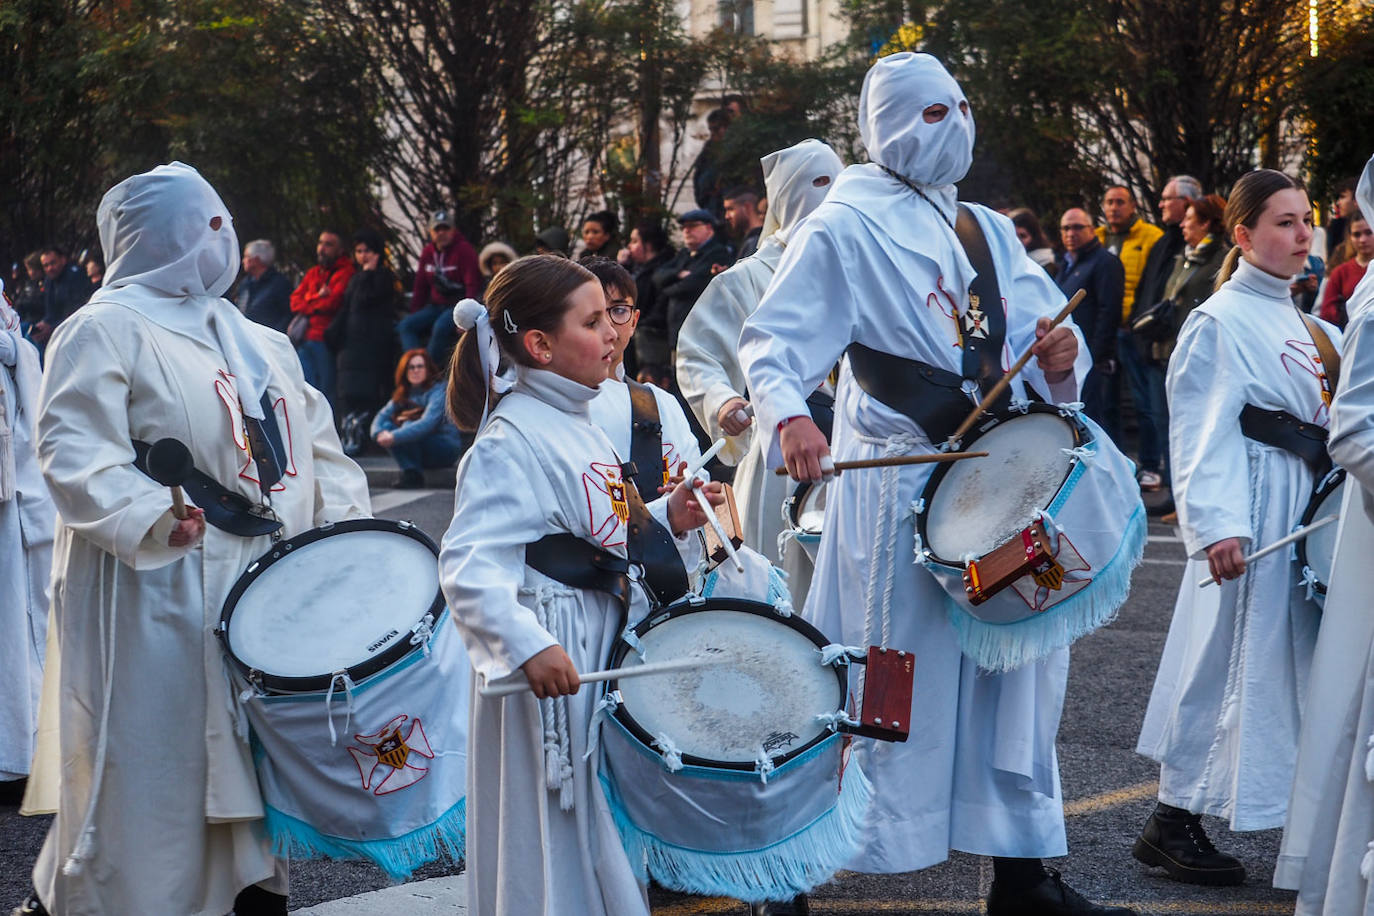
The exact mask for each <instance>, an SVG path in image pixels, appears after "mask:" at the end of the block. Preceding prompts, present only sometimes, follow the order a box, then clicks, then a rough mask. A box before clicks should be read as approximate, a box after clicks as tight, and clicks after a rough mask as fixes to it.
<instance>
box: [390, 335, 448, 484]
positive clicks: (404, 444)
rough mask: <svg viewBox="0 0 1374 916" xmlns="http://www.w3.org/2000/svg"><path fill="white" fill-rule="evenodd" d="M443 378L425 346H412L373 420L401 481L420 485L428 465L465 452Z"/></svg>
mask: <svg viewBox="0 0 1374 916" xmlns="http://www.w3.org/2000/svg"><path fill="white" fill-rule="evenodd" d="M442 382H443V378H442V376H441V374H440V372H439V367H438V366H436V365H434V361H433V360H432V359H430V357H429V353H428V352H427V351H426V350H425V349H424V348H423V347H417V348H415V349H411V350H407V351H406V352H405V354H404V355H403V356H402V357H401V361H400V363H399V364H397V366H396V390H395V391H394V392H393V393H392V395H391V400H389V401H387V402H386V406H384V407H383V408H382V409H381V410H380V411H378V413H377V417H376V419H374V420H373V421H372V438H373V439H374V440H376V442H377V444H378V445H380V446H381V447H382V448H384V449H386V450H387V451H388V452H390V453H391V457H392V458H394V459H396V463H397V464H398V465H400V468H401V477H400V480H399V481H398V482H397V484H396V485H397V486H398V487H400V488H401V489H403V490H414V489H418V488H420V487H422V486H424V484H425V475H424V471H425V469H426V468H443V467H451V466H453V465H454V464H456V463H457V462H458V459H459V457H461V456H462V454H463V448H464V443H463V435H462V433H460V432H459V431H458V427H456V426H454V425H453V421H452V420H450V419H449V417H448V413H447V408H446V407H445V406H444V386H443V384H442Z"/></svg>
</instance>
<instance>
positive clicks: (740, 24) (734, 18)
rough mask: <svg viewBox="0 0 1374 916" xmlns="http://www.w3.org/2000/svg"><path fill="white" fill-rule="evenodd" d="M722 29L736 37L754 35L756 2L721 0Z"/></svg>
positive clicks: (751, 0) (749, 0)
mask: <svg viewBox="0 0 1374 916" xmlns="http://www.w3.org/2000/svg"><path fill="white" fill-rule="evenodd" d="M720 27H721V28H723V29H727V30H728V31H731V32H734V33H735V34H736V35H753V34H754V0H720Z"/></svg>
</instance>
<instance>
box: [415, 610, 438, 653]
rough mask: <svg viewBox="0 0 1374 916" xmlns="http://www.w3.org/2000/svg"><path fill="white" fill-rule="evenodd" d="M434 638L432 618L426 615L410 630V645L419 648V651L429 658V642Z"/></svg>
mask: <svg viewBox="0 0 1374 916" xmlns="http://www.w3.org/2000/svg"><path fill="white" fill-rule="evenodd" d="M433 637H434V617H433V616H432V615H430V614H426V615H425V616H424V617H421V618H420V622H419V623H417V624H415V626H413V627H411V628H410V644H411V645H412V646H419V647H420V651H421V652H423V653H424V654H425V658H429V641H430V640H431V639H432V638H433Z"/></svg>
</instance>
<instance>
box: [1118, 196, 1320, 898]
mask: <svg viewBox="0 0 1374 916" xmlns="http://www.w3.org/2000/svg"><path fill="white" fill-rule="evenodd" d="M1226 230H1227V233H1228V234H1229V235H1231V236H1232V239H1233V241H1234V243H1235V247H1233V248H1232V249H1231V252H1230V254H1229V255H1228V256H1227V258H1226V261H1225V262H1224V263H1223V264H1222V267H1221V270H1220V272H1219V273H1218V276H1217V284H1218V285H1217V289H1216V292H1215V293H1213V295H1212V296H1211V297H1210V298H1208V299H1207V300H1206V301H1205V302H1203V303H1202V304H1201V305H1199V306H1198V307H1197V308H1196V309H1195V310H1194V311H1193V312H1192V313H1191V314H1190V315H1189V316H1188V319H1187V321H1186V322H1185V323H1184V326H1183V329H1182V332H1181V333H1180V334H1179V337H1178V344H1177V349H1176V350H1175V351H1174V354H1173V356H1172V358H1171V360H1170V362H1169V370H1168V377H1167V381H1166V386H1167V391H1168V397H1169V413H1170V416H1171V418H1172V420H1171V428H1170V431H1169V447H1170V456H1171V465H1172V467H1173V468H1174V475H1173V476H1174V497H1175V500H1176V502H1177V504H1178V517H1179V527H1180V529H1181V533H1182V537H1183V542H1184V545H1185V546H1186V547H1187V549H1188V555H1189V558H1190V559H1189V562H1188V566H1187V569H1186V571H1185V572H1184V576H1183V583H1182V585H1181V586H1180V587H1179V595H1178V601H1177V603H1176V605H1175V607H1174V618H1173V623H1172V624H1171V626H1170V628H1169V636H1168V640H1167V641H1166V643H1165V647H1164V656H1163V659H1162V660H1161V661H1160V666H1159V672H1158V674H1157V675H1156V679H1155V685H1154V691H1153V693H1152V695H1151V697H1150V703H1149V707H1148V710H1147V711H1146V714H1145V724H1144V727H1143V729H1142V731H1141V735H1140V741H1139V744H1138V746H1137V750H1138V751H1139V752H1140V753H1142V754H1144V755H1146V756H1147V757H1150V758H1152V759H1154V760H1157V761H1158V762H1159V764H1160V778H1159V805H1158V806H1157V807H1156V809H1155V811H1154V813H1153V814H1152V815H1151V816H1150V819H1149V820H1148V821H1147V822H1146V823H1145V827H1144V830H1143V831H1142V833H1141V835H1140V837H1139V838H1138V839H1137V840H1136V843H1135V847H1134V850H1133V854H1134V855H1135V857H1136V858H1137V859H1139V860H1141V861H1142V862H1145V863H1147V864H1150V865H1157V866H1162V867H1163V868H1164V869H1165V870H1166V871H1167V872H1168V874H1169V876H1170V877H1171V878H1174V879H1176V880H1179V881H1185V882H1188V883H1193V884H1211V885H1224V884H1239V883H1241V882H1242V881H1244V879H1245V868H1244V866H1243V865H1242V864H1241V862H1240V860H1238V859H1236V858H1235V857H1233V856H1230V855H1227V854H1225V853H1223V852H1219V851H1217V849H1216V848H1215V847H1214V846H1213V845H1212V843H1211V842H1210V841H1209V840H1208V838H1207V835H1206V833H1205V832H1204V831H1203V828H1202V825H1201V823H1200V815H1202V814H1210V815H1214V816H1217V817H1223V818H1226V819H1228V821H1229V823H1230V827H1231V829H1232V830H1237V831H1239V830H1264V829H1268V828H1272V827H1281V826H1282V825H1283V821H1284V813H1285V809H1286V806H1287V800H1288V795H1289V786H1290V784H1291V782H1292V777H1293V765H1294V759H1295V755H1296V748H1297V740H1298V733H1299V719H1300V711H1301V709H1302V707H1303V702H1304V699H1305V693H1306V686H1307V683H1308V675H1309V672H1310V670H1311V662H1312V652H1313V647H1314V644H1315V641H1316V636H1317V624H1318V620H1319V616H1318V609H1317V606H1316V605H1315V604H1314V603H1313V602H1312V601H1311V600H1310V599H1309V597H1308V592H1307V589H1306V588H1305V587H1304V584H1303V582H1302V581H1301V576H1300V574H1299V572H1298V570H1297V568H1296V564H1295V563H1294V562H1293V560H1292V559H1291V553H1290V551H1287V550H1281V551H1276V552H1274V553H1272V554H1270V555H1268V556H1266V557H1264V558H1263V559H1259V560H1256V561H1255V562H1253V563H1247V561H1246V559H1245V557H1246V554H1247V553H1251V552H1254V551H1255V550H1257V549H1259V548H1262V547H1264V546H1265V545H1266V544H1270V543H1272V542H1274V541H1276V540H1278V539H1279V538H1282V537H1284V536H1285V535H1287V534H1288V533H1289V532H1290V531H1292V530H1293V528H1294V527H1295V525H1296V523H1297V522H1298V520H1299V518H1300V517H1301V516H1302V513H1303V510H1304V508H1305V506H1306V504H1307V501H1308V498H1309V496H1310V494H1311V492H1312V487H1313V481H1314V476H1315V474H1316V471H1319V470H1320V469H1321V466H1322V463H1323V462H1324V461H1325V449H1324V447H1319V448H1317V449H1316V450H1315V451H1316V455H1313V454H1311V451H1312V450H1311V449H1306V450H1305V449H1304V443H1311V442H1312V440H1313V438H1314V437H1315V438H1316V439H1317V440H1318V441H1324V439H1325V432H1326V427H1327V424H1328V422H1329V414H1328V408H1329V405H1330V396H1331V389H1332V388H1333V385H1334V378H1335V372H1336V369H1337V367H1336V366H1334V365H1328V364H1327V363H1330V362H1333V360H1331V359H1330V358H1328V359H1326V360H1323V359H1322V358H1321V355H1320V354H1321V351H1322V350H1323V349H1328V348H1326V347H1325V346H1324V345H1325V344H1326V341H1327V340H1329V341H1330V348H1329V349H1328V352H1330V351H1335V352H1338V351H1339V347H1340V342H1341V339H1340V331H1339V330H1337V329H1336V328H1335V327H1333V326H1331V325H1329V324H1327V323H1326V322H1322V321H1319V320H1315V319H1313V320H1312V323H1311V324H1309V323H1307V322H1306V321H1305V320H1304V317H1305V316H1303V315H1302V314H1301V313H1299V312H1298V310H1297V309H1296V308H1295V307H1294V305H1293V303H1292V300H1291V299H1290V297H1289V289H1288V283H1289V279H1290V278H1291V277H1292V276H1293V275H1294V274H1296V273H1297V272H1298V271H1299V270H1300V269H1301V268H1302V266H1303V264H1304V262H1305V260H1306V257H1307V248H1308V243H1309V242H1310V241H1311V238H1312V209H1311V206H1310V205H1309V203H1308V199H1307V194H1306V192H1305V191H1304V190H1303V189H1302V187H1301V186H1300V185H1299V184H1298V183H1297V182H1295V181H1294V180H1293V179H1291V178H1289V177H1288V176H1286V175H1284V174H1282V173H1281V172H1275V171H1271V170H1267V169H1264V170H1260V171H1255V172H1251V173H1249V174H1247V175H1245V176H1244V177H1243V178H1241V179H1240V181H1239V182H1237V183H1236V185H1235V188H1234V190H1233V191H1232V193H1231V198H1230V201H1229V202H1228V203H1227V205H1226ZM1294 448H1296V449H1297V451H1304V450H1305V451H1307V460H1306V461H1305V460H1304V458H1302V457H1299V455H1298V454H1296V453H1295V451H1294V450H1293V449H1294ZM1314 467H1315V468H1316V471H1314ZM1208 574H1210V575H1212V576H1214V577H1215V578H1216V579H1217V581H1218V582H1219V583H1220V584H1219V586H1214V585H1209V586H1207V587H1199V585H1198V583H1199V580H1201V579H1205V578H1206V577H1207V576H1208Z"/></svg>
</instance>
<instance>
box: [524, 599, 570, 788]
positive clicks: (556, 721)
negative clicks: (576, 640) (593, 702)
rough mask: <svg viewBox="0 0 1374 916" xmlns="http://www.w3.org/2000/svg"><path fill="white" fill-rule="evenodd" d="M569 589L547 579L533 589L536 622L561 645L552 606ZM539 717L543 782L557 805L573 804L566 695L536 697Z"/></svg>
mask: <svg viewBox="0 0 1374 916" xmlns="http://www.w3.org/2000/svg"><path fill="white" fill-rule="evenodd" d="M574 594H576V592H574V591H573V590H572V589H570V588H568V587H567V586H566V585H562V584H560V583H557V582H551V583H546V584H544V585H542V586H540V588H539V589H538V590H537V591H536V592H535V593H534V599H535V600H534V615H535V619H536V620H538V621H539V624H540V625H541V626H543V627H544V629H545V630H547V631H548V633H549V635H550V636H552V637H553V638H554V640H555V641H556V642H557V643H558V644H559V645H561V646H566V645H568V639H567V631H568V629H569V627H567V626H564V621H563V615H561V614H559V613H557V609H556V608H555V606H554V601H555V599H556V598H559V597H563V596H568V595H574ZM538 702H539V719H540V724H541V725H542V726H543V732H544V785H545V786H546V787H547V788H548V790H549V791H550V792H552V791H555V790H557V792H558V807H559V808H561V809H562V810H564V811H571V810H572V808H573V799H574V795H573V765H572V738H571V736H570V735H569V732H568V727H569V726H568V698H567V697H550V698H547V699H543V700H539V701H538Z"/></svg>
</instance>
